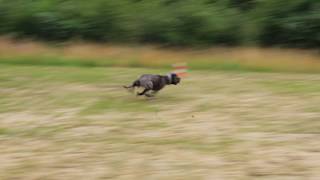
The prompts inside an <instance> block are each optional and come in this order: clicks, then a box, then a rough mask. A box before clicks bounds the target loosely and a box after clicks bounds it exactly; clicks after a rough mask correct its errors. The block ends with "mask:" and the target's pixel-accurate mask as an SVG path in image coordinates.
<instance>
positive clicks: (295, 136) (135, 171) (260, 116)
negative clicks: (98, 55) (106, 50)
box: [0, 64, 320, 180]
mask: <svg viewBox="0 0 320 180" xmlns="http://www.w3.org/2000/svg"><path fill="white" fill-rule="evenodd" d="M141 73H167V72H166V70H165V69H152V68H115V67H91V68H89V67H76V66H26V65H21V64H20V65H5V64H2V65H0V97H1V98H0V162H1V163H0V179H1V180H2V179H3V180H6V179H10V180H11V179H279V180H280V179H281V180H283V179H320V142H319V139H320V84H319V82H320V76H319V74H312V73H311V74H295V73H261V72H260V73H258V72H232V71H204V70H202V71H197V70H194V71H192V72H191V73H190V75H189V76H188V77H187V78H185V79H183V81H182V84H181V85H179V86H170V87H166V88H165V89H164V90H163V91H162V92H161V93H160V94H158V96H156V97H155V98H152V99H148V98H144V97H136V96H135V95H133V94H130V93H129V92H127V91H126V90H124V89H123V88H121V86H122V85H124V84H128V83H130V82H131V81H132V80H133V79H134V78H136V77H137V76H138V75H139V74H141Z"/></svg>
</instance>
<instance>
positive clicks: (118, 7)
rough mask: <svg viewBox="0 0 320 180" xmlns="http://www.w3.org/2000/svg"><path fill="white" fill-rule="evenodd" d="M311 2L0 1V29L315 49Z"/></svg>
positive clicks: (315, 7)
mask: <svg viewBox="0 0 320 180" xmlns="http://www.w3.org/2000/svg"><path fill="white" fill-rule="evenodd" d="M319 12H320V3H319V1H318V0H290V1H286V0H116V1H107V0H91V1H86V0H67V1H62V0H41V1H40V0H38V1H37V0H14V1H12V0H1V1H0V33H2V34H11V35H13V36H14V37H32V38H37V39H41V40H59V41H62V40H70V39H74V38H76V39H77V38H80V39H85V40H91V41H99V42H122V43H161V44H164V45H189V46H192V45H263V46H286V47H303V48H306V47H310V48H311V47H314V48H316V47H319V46H320V37H319V36H320V35H319V31H320V13H319Z"/></svg>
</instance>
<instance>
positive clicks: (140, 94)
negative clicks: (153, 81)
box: [137, 89, 150, 96]
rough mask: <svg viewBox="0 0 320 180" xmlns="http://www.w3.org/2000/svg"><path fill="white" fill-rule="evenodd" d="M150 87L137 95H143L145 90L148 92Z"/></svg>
mask: <svg viewBox="0 0 320 180" xmlns="http://www.w3.org/2000/svg"><path fill="white" fill-rule="evenodd" d="M149 90H150V89H144V90H143V91H142V92H141V93H138V94H137V95H138V96H142V95H144V94H145V93H146V92H148V91H149Z"/></svg>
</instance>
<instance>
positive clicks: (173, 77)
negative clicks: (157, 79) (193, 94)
mask: <svg viewBox="0 0 320 180" xmlns="http://www.w3.org/2000/svg"><path fill="white" fill-rule="evenodd" d="M170 79H171V84H174V85H177V84H179V83H180V81H181V78H180V77H179V76H178V75H177V74H175V73H171V74H170Z"/></svg>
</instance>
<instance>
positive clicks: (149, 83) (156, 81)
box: [137, 74, 166, 90]
mask: <svg viewBox="0 0 320 180" xmlns="http://www.w3.org/2000/svg"><path fill="white" fill-rule="evenodd" d="M137 81H138V82H139V86H141V87H144V88H147V89H151V90H160V89H162V88H163V87H164V86H165V85H166V81H165V78H164V77H163V76H161V75H154V74H144V75H142V76H140V78H139V79H138V80H137Z"/></svg>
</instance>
